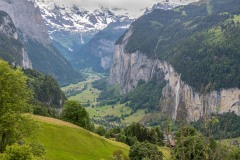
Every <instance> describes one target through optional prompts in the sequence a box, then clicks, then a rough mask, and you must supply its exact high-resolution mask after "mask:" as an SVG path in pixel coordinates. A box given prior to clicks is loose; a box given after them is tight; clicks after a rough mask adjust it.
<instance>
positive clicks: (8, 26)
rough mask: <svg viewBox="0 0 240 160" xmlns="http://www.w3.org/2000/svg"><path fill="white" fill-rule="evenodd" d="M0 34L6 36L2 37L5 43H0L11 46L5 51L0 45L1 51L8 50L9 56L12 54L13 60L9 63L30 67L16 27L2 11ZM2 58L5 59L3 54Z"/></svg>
mask: <svg viewBox="0 0 240 160" xmlns="http://www.w3.org/2000/svg"><path fill="white" fill-rule="evenodd" d="M0 34H1V35H3V36H5V37H6V38H5V39H4V41H5V43H0V45H9V46H11V51H9V50H7V51H6V50H5V47H6V46H1V47H0V48H1V51H2V52H9V54H10V55H9V56H13V57H14V58H15V60H14V61H12V60H11V63H15V64H16V65H21V66H22V67H23V68H32V63H31V61H30V60H29V58H28V55H27V53H26V49H25V47H24V46H23V44H22V43H21V41H20V40H19V36H18V33H17V29H16V27H15V26H14V24H13V22H12V19H11V18H10V17H9V15H8V14H7V13H5V12H3V11H1V12H0ZM6 39H8V40H6ZM2 58H4V59H5V56H3V57H2ZM8 60H9V59H8Z"/></svg>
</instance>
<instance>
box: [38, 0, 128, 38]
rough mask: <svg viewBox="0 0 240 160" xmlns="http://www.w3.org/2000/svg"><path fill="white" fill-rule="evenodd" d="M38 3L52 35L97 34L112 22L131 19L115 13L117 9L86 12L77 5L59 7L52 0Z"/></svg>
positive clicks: (99, 9)
mask: <svg viewBox="0 0 240 160" xmlns="http://www.w3.org/2000/svg"><path fill="white" fill-rule="evenodd" d="M36 3H37V4H38V6H39V7H40V9H41V12H42V14H43V17H44V18H45V20H46V23H47V25H48V26H49V28H50V29H49V31H50V33H51V32H54V31H59V30H62V31H71V32H79V33H85V32H93V33H96V32H97V31H99V30H102V29H104V28H105V27H106V26H107V25H108V24H109V23H111V22H116V21H119V20H120V21H124V20H127V19H129V17H128V16H125V15H117V14H116V13H114V12H115V9H112V10H111V9H108V8H103V7H100V8H98V9H95V10H86V9H83V8H80V7H79V6H77V5H73V6H68V5H66V6H64V5H61V4H60V5H59V4H56V3H54V1H52V0H36ZM118 11H119V10H118Z"/></svg>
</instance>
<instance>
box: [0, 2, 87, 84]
mask: <svg viewBox="0 0 240 160" xmlns="http://www.w3.org/2000/svg"><path fill="white" fill-rule="evenodd" d="M0 10H3V11H5V12H7V13H8V14H9V16H10V17H11V18H12V20H13V22H14V25H15V26H16V28H17V31H18V34H19V36H20V37H21V40H22V42H24V45H25V46H26V52H25V51H24V52H23V59H22V63H23V65H24V66H28V63H27V61H26V60H27V59H28V57H29V59H30V60H31V62H32V66H33V69H36V70H37V71H40V72H42V73H45V74H49V75H51V76H53V77H54V78H55V79H56V80H57V81H58V82H59V83H60V84H61V85H66V84H69V83H76V82H78V81H80V80H82V79H83V77H82V75H81V74H80V73H78V72H76V71H75V70H74V69H73V68H72V66H71V65H70V64H69V63H68V61H66V60H65V58H64V57H63V56H62V55H61V54H60V53H59V51H58V50H57V49H56V48H55V47H54V46H53V45H52V41H51V39H50V37H49V34H48V28H47V26H46V24H45V21H44V20H43V18H42V15H41V12H40V9H39V7H38V6H37V5H36V3H35V1H34V0H0Z"/></svg>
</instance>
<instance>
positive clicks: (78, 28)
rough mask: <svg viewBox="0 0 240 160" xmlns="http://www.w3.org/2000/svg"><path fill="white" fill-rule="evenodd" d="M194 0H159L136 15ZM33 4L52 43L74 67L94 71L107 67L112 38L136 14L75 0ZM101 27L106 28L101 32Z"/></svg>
mask: <svg viewBox="0 0 240 160" xmlns="http://www.w3.org/2000/svg"><path fill="white" fill-rule="evenodd" d="M194 1H196V0H181V1H179V0H171V1H169V2H167V1H165V0H160V1H159V3H156V4H155V5H153V6H152V7H151V6H146V7H145V8H143V9H140V10H139V11H138V13H139V14H138V15H137V16H138V17H139V16H141V15H143V14H147V13H150V12H151V11H152V10H154V9H165V10H166V9H172V8H174V7H175V6H178V5H181V4H188V3H190V2H194ZM70 2H71V1H70ZM36 4H37V5H38V6H39V8H40V10H41V13H42V15H43V18H44V19H45V23H46V24H47V26H48V30H49V34H50V37H51V38H52V40H53V44H54V46H55V47H56V48H57V49H58V50H59V51H60V52H61V53H62V55H63V56H64V57H65V58H66V59H67V60H69V61H70V63H71V64H72V65H73V66H74V67H75V69H77V70H79V69H80V70H81V69H84V68H92V69H93V70H95V71H107V70H108V69H109V67H110V65H111V59H112V56H111V55H112V53H113V48H114V43H115V41H116V40H117V39H118V38H119V37H120V36H121V34H123V33H124V32H125V31H126V29H128V27H129V26H130V24H131V23H132V22H133V21H134V19H135V18H137V17H135V16H133V14H132V13H131V11H130V10H128V9H126V8H109V7H108V8H106V7H105V8H104V7H97V8H95V9H87V8H83V7H82V6H81V5H80V3H74V1H72V5H69V1H68V2H64V3H63V2H62V1H61V2H60V1H55V0H36ZM108 25H110V26H108ZM113 25H114V27H112V26H113ZM117 25H119V26H117ZM110 28H111V29H110ZM103 29H105V31H106V30H107V31H109V32H104V31H103V32H102V30H103ZM110 30H111V31H110ZM98 32H101V33H99V34H98ZM104 34H107V35H108V36H110V37H111V38H109V37H108V38H107V39H106V37H107V35H104ZM110 34H112V35H110ZM101 36H103V37H101ZM101 38H102V39H101ZM96 39H98V40H96ZM100 41H101V42H102V43H99V42H100ZM99 45H101V46H99ZM91 47H92V48H91ZM103 48H105V50H104V49H103ZM103 52H106V53H103Z"/></svg>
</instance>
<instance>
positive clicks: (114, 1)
mask: <svg viewBox="0 0 240 160" xmlns="http://www.w3.org/2000/svg"><path fill="white" fill-rule="evenodd" d="M53 1H55V3H58V4H65V5H70V6H72V5H78V6H80V7H81V8H86V9H96V8H99V7H104V8H124V9H127V10H128V11H129V12H131V13H132V15H136V16H138V15H139V14H142V11H141V9H145V8H149V7H152V6H153V5H154V4H156V3H158V2H165V1H166V0H53ZM180 1H182V2H185V1H194V0H169V2H175V3H176V2H180Z"/></svg>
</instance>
